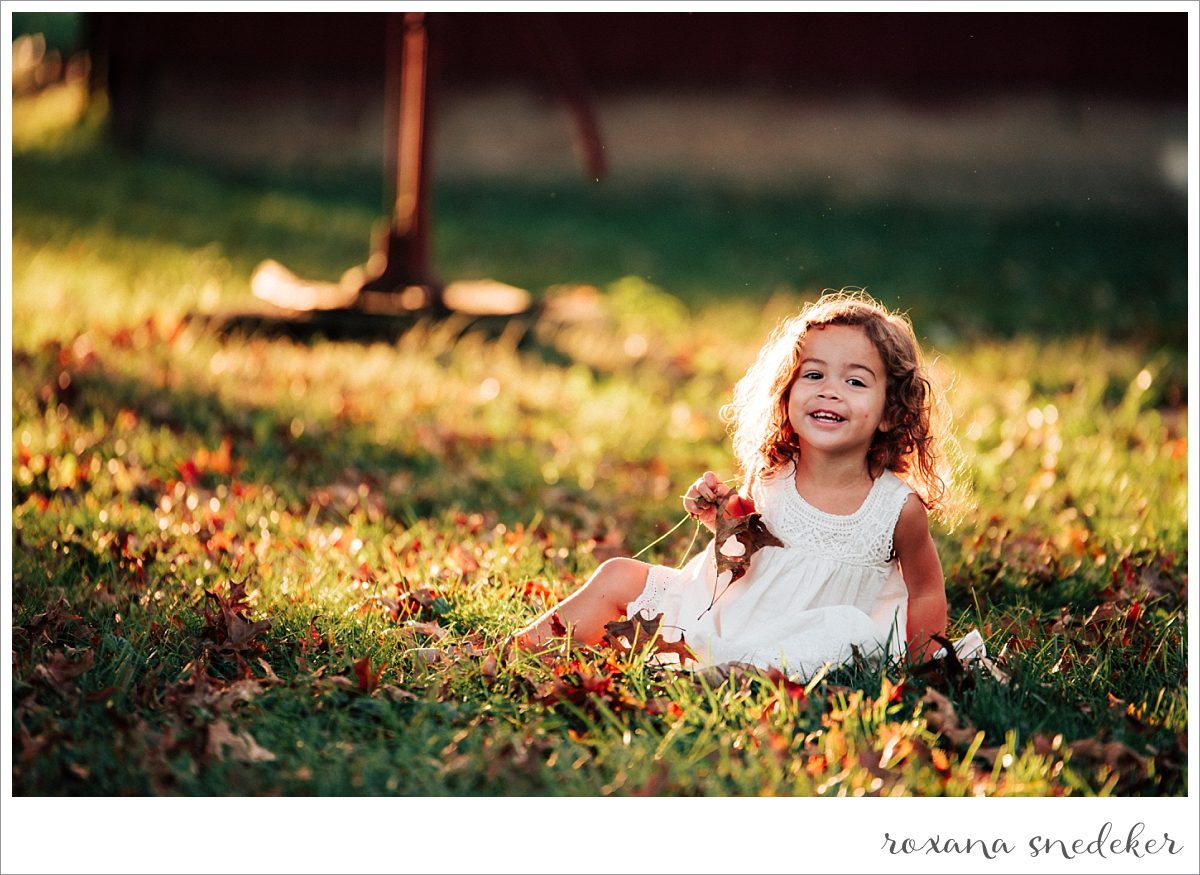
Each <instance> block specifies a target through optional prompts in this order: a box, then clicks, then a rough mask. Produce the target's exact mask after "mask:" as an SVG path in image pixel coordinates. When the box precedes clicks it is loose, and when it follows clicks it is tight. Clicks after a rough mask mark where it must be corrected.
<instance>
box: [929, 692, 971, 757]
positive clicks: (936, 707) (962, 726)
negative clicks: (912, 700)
mask: <svg viewBox="0 0 1200 875" xmlns="http://www.w3.org/2000/svg"><path fill="white" fill-rule="evenodd" d="M921 704H922V705H923V706H924V707H923V710H922V712H921V716H922V717H924V718H925V725H927V726H928V727H929V728H930V729H931V730H932V731H933V732H936V733H938V734H940V735H941V736H943V737H944V738H946V739H947V740H948V741H950V742H951V743H952V744H954V745H955V746H957V747H969V746H970V745H971V743H972V742H973V741H974V740H975V736H976V735H977V732H976V730H975V726H974V725H973V724H972V723H971V721H970V720H966V721H960V718H959V716H958V713H957V712H956V711H955V710H954V704H953V703H952V702H951V701H950V700H949V699H947V698H946V697H945V696H943V695H942V694H941V693H939V692H938V691H937V690H935V689H932V688H931V689H928V690H926V691H925V695H924V696H922V697H921Z"/></svg>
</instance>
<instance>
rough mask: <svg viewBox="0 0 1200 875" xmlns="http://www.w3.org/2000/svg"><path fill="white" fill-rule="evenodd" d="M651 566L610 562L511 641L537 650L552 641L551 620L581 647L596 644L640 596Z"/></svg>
mask: <svg viewBox="0 0 1200 875" xmlns="http://www.w3.org/2000/svg"><path fill="white" fill-rule="evenodd" d="M649 570H650V566H649V565H647V564H646V563H645V562H639V561H637V560H636V559H624V558H621V559H609V560H608V561H606V562H604V563H602V564H601V565H600V567H599V568H597V569H596V570H595V571H594V572H592V576H591V577H589V578H588V580H587V582H586V583H585V584H584V585H583V586H581V587H580V588H579V589H577V590H575V592H573V593H571V595H569V596H568V597H567V598H565V599H563V600H562V601H561V602H559V603H558V604H557V605H555V606H554V607H553V608H551V609H550V610H548V611H546V612H545V613H544V614H542V615H541V616H540V617H538V618H537V619H536V620H534V621H533V622H532V623H530V624H529V625H527V626H525V628H523V629H521V630H519V631H518V632H516V633H515V634H514V635H513V637H512V638H511V639H510V640H511V641H512V643H513V644H515V645H516V646H517V647H521V648H533V649H536V648H539V647H541V646H542V645H544V644H545V643H546V642H547V641H549V640H550V639H551V638H553V637H554V628H553V627H554V623H553V620H552V617H553V616H554V615H555V614H557V615H558V619H559V621H560V622H561V623H562V624H563V625H564V626H565V627H566V628H568V629H569V630H570V631H571V638H572V640H574V641H578V642H579V643H580V644H589V645H594V644H599V643H600V641H601V639H602V638H603V637H604V624H605V623H608V622H611V621H613V620H616V619H619V618H620V617H622V616H623V615H624V614H625V606H626V605H628V604H629V603H630V602H631V601H633V600H634V599H635V598H637V597H638V596H639V595H641V594H642V590H643V589H645V587H646V574H647V572H648V571H649Z"/></svg>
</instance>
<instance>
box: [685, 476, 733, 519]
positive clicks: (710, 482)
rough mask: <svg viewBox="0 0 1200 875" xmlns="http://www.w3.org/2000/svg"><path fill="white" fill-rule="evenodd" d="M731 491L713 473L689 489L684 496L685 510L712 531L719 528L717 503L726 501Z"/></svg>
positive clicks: (703, 477)
mask: <svg viewBox="0 0 1200 875" xmlns="http://www.w3.org/2000/svg"><path fill="white" fill-rule="evenodd" d="M731 492H732V491H731V490H730V488H729V487H728V486H726V485H725V484H724V483H722V482H721V481H720V479H719V478H718V477H717V475H716V474H714V473H713V472H712V471H705V472H704V476H702V477H701V478H700V479H698V480H697V481H696V482H695V483H693V484H692V485H691V486H689V487H688V491H687V494H685V495H684V496H683V509H684V510H686V511H687V512H688V513H689V514H690V515H691V516H692V517H693V518H694V519H698V520H700V522H702V523H704V525H705V527H706V528H708V529H709V530H711V531H716V528H717V503H718V502H724V501H726V500H727V499H728V498H729V496H730V494H731Z"/></svg>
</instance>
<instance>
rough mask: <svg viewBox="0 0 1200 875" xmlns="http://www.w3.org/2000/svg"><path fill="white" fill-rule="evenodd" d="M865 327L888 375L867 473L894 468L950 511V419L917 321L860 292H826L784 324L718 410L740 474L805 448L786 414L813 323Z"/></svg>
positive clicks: (783, 461) (935, 505)
mask: <svg viewBox="0 0 1200 875" xmlns="http://www.w3.org/2000/svg"><path fill="white" fill-rule="evenodd" d="M829 325H849V326H856V327H858V328H861V329H862V330H863V332H864V333H865V334H866V335H867V337H868V338H869V339H870V340H871V342H872V343H874V344H875V348H876V349H877V350H878V351H879V356H880V358H881V359H883V363H884V368H885V370H886V372H887V374H886V380H887V396H886V401H885V402H884V412H883V420H884V421H885V422H887V423H888V426H889V427H888V429H887V430H886V431H884V430H880V431H878V432H876V434H875V438H874V440H873V442H872V444H871V448H870V450H869V451H868V454H867V466H868V471H869V473H870V475H871V476H872V477H878V476H879V475H880V474H882V473H883V472H884V471H894V472H895V473H896V474H898V475H900V476H901V477H902V478H903V479H904V480H905V482H907V483H908V485H909V486H910V487H912V489H913V491H914V492H916V493H917V495H918V497H920V499H921V501H922V502H923V503H924V504H925V506H926V507H927V508H928V509H930V510H931V511H937V512H939V513H942V514H943V515H945V512H946V511H948V510H949V507H948V505H949V503H950V498H951V495H950V493H951V486H952V481H953V471H952V470H951V469H950V466H948V464H947V463H946V460H945V459H944V447H943V444H944V442H945V440H944V439H943V438H941V437H939V435H938V434H937V433H936V432H937V428H936V427H935V424H937V423H939V422H940V421H944V420H946V419H947V417H946V412H945V410H944V405H943V404H942V403H941V401H940V398H939V397H938V396H937V395H936V393H935V392H934V390H933V385H932V383H931V382H930V378H929V374H928V371H927V368H926V366H925V364H924V361H923V357H922V353H921V347H920V344H918V343H917V338H916V335H915V334H914V333H913V328H912V323H910V322H909V320H908V318H907V317H906V316H904V315H903V314H899V313H893V312H890V311H889V310H887V309H886V308H885V307H884V306H882V305H881V304H879V303H878V302H877V301H875V300H874V299H873V298H871V297H870V296H868V295H867V294H866V293H865V292H863V291H862V290H849V289H843V290H841V291H837V292H827V293H825V294H824V295H822V296H821V298H820V299H819V300H818V301H816V302H815V303H809V304H807V305H806V306H805V307H804V308H803V309H802V310H801V312H800V313H799V314H798V315H796V316H793V317H791V318H789V319H785V320H784V321H783V322H781V323H780V324H779V325H778V326H777V327H776V328H775V330H774V331H773V332H772V334H771V336H770V338H769V339H768V340H767V343H766V344H765V345H764V346H763V348H762V350H761V351H760V352H759V354H758V358H757V359H756V360H755V362H754V364H752V365H751V366H750V369H749V370H748V371H746V374H745V376H743V377H742V378H741V379H740V380H739V381H738V383H737V385H736V386H735V387H734V390H733V401H732V403H730V404H727V405H725V406H724V407H723V408H722V409H721V418H722V419H723V420H724V421H725V423H726V425H727V427H728V429H729V431H730V433H731V435H732V438H733V452H734V456H735V457H736V459H737V463H738V468H739V470H740V472H741V474H742V475H743V476H744V477H745V478H747V480H748V481H754V480H758V479H761V478H763V477H767V476H769V475H771V474H774V473H775V472H776V471H778V470H780V469H781V468H783V467H784V466H785V465H787V464H788V463H789V462H794V461H795V459H796V458H797V456H798V454H799V452H800V448H799V445H798V441H797V438H796V432H795V430H794V429H793V428H792V426H791V422H790V421H789V419H788V394H789V392H790V390H791V388H792V384H793V383H794V382H795V380H796V376H797V373H798V371H799V369H800V362H801V359H802V357H803V356H802V353H803V349H804V339H805V337H807V335H808V332H809V331H810V330H812V329H814V328H816V329H820V328H824V327H826V326H829Z"/></svg>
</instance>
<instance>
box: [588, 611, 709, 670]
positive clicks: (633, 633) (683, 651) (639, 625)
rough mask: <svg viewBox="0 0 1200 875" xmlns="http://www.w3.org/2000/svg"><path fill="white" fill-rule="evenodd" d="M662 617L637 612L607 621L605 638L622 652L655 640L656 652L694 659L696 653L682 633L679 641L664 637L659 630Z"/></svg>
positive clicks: (627, 651)
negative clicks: (620, 618)
mask: <svg viewBox="0 0 1200 875" xmlns="http://www.w3.org/2000/svg"><path fill="white" fill-rule="evenodd" d="M662 618H663V615H662V614H658V615H657V616H654V617H651V618H650V619H646V618H645V617H644V616H643V615H642V614H641V613H636V614H634V615H633V617H631V618H628V619H625V620H615V621H613V622H611V623H605V624H604V640H605V641H606V642H608V644H609V646H610V647H613V648H614V649H616V650H618V651H620V652H621V653H630V652H632V651H634V650H639V649H640V648H641V646H642V645H643V644H645V643H646V642H653V647H654V651H655V652H656V653H674V654H676V655H677V656H678V657H679V661H680V662H681V663H682V662H686V661H687V660H689V659H691V660H694V659H695V658H696V655H695V654H694V653H693V652H692V650H691V648H690V647H688V646H687V644H686V642H685V641H684V640H683V636H682V635H681V636H680V637H679V640H677V641H667V640H666V639H665V638H663V637H662V635H661V634H660V631H659V627H660V625H661V624H662Z"/></svg>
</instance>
